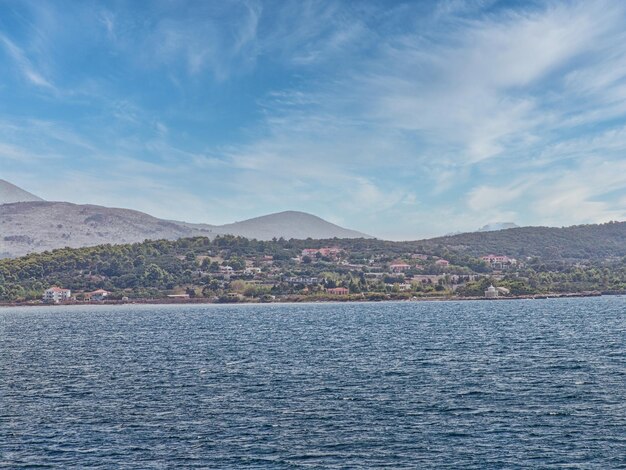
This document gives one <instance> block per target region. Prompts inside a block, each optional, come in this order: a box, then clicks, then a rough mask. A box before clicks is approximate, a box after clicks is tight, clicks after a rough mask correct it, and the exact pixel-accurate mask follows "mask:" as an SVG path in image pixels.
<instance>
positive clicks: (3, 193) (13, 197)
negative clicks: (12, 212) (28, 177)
mask: <svg viewBox="0 0 626 470" xmlns="http://www.w3.org/2000/svg"><path fill="white" fill-rule="evenodd" d="M28 201H43V199H41V198H40V197H38V196H35V195H34V194H32V193H29V192H28V191H25V190H23V189H22V188H18V187H17V186H15V185H14V184H11V183H9V182H8V181H5V180H3V179H0V204H10V203H13V202H28Z"/></svg>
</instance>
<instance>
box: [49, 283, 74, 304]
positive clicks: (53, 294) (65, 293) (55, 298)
mask: <svg viewBox="0 0 626 470" xmlns="http://www.w3.org/2000/svg"><path fill="white" fill-rule="evenodd" d="M71 298H72V291H71V290H69V289H62V288H60V287H57V286H52V287H50V288H49V289H46V291H45V292H44V294H43V301H44V302H46V303H50V304H58V303H61V302H67V301H68V300H70V299H71Z"/></svg>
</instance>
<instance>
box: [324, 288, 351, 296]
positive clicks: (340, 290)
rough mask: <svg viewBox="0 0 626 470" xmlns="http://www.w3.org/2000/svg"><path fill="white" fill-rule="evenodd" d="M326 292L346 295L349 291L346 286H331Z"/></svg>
mask: <svg viewBox="0 0 626 470" xmlns="http://www.w3.org/2000/svg"><path fill="white" fill-rule="evenodd" d="M326 292H327V293H329V294H332V295H348V294H349V293H350V291H349V290H348V289H347V288H346V287H332V288H330V289H326Z"/></svg>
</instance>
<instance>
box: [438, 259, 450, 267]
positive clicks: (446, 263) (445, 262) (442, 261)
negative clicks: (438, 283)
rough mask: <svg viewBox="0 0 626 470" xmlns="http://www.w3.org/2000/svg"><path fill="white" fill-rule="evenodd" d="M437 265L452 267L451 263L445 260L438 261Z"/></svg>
mask: <svg viewBox="0 0 626 470" xmlns="http://www.w3.org/2000/svg"><path fill="white" fill-rule="evenodd" d="M435 264H436V265H437V266H450V261H448V260H445V259H438V260H437V261H435Z"/></svg>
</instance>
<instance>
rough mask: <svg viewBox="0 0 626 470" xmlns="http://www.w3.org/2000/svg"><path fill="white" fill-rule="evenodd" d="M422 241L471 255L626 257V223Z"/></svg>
mask: <svg viewBox="0 0 626 470" xmlns="http://www.w3.org/2000/svg"><path fill="white" fill-rule="evenodd" d="M422 243H424V244H425V245H426V246H428V247H433V246H440V245H441V246H446V247H448V248H449V249H452V250H458V251H460V252H464V253H467V254H469V255H472V256H481V255H483V254H484V253H506V254H507V255H508V256H513V257H517V258H523V257H528V256H531V257H539V258H541V259H543V260H550V261H551V260H582V261H588V260H604V259H607V258H620V257H623V256H626V222H609V223H606V224H599V225H575V226H572V227H564V228H556V227H518V228H511V229H507V230H498V231H495V232H473V233H462V234H459V235H452V236H446V237H439V238H433V239H431V240H427V241H425V242H422Z"/></svg>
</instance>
